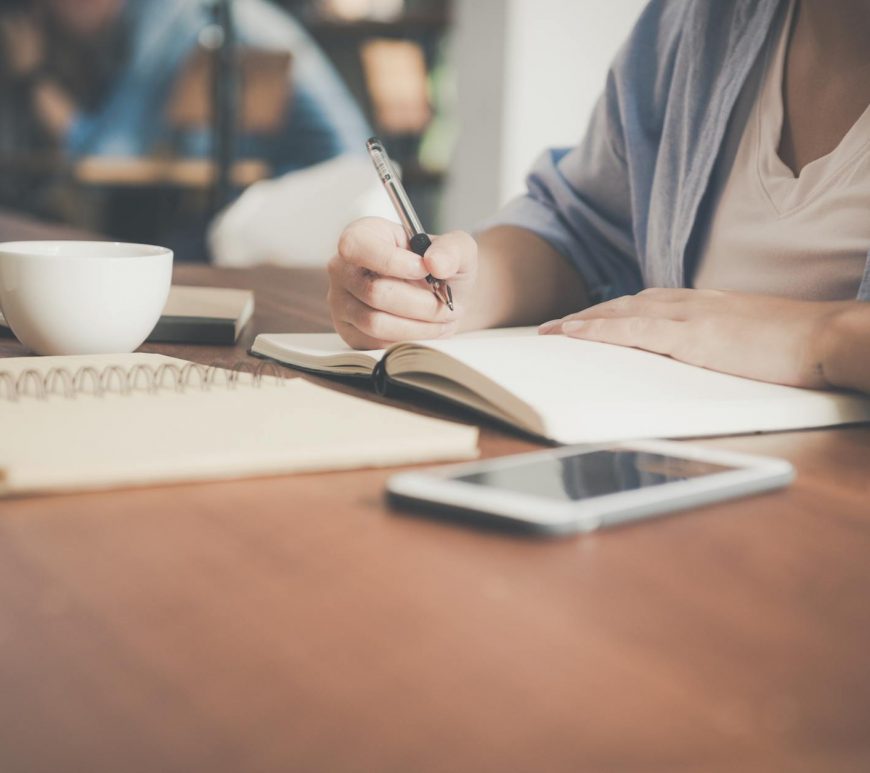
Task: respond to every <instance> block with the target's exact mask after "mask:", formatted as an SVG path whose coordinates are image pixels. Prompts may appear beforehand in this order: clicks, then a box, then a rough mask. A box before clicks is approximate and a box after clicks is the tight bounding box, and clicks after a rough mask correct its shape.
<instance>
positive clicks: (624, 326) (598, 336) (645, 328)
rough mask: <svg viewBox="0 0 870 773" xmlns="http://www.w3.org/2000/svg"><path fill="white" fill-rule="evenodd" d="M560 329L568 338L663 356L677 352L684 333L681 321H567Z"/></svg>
mask: <svg viewBox="0 0 870 773" xmlns="http://www.w3.org/2000/svg"><path fill="white" fill-rule="evenodd" d="M562 329H563V332H564V334H565V335H566V336H570V337H571V338H583V339H585V340H587V341H599V342H601V343H605V344H616V345H618V346H631V347H634V348H636V349H646V350H647V351H650V352H656V353H657V354H667V355H675V354H676V353H678V351H679V349H680V347H681V346H682V345H683V344H684V343H685V336H686V335H687V333H688V330H687V324H686V323H685V322H678V321H675V320H670V319H652V318H649V317H619V318H614V319H591V320H571V321H570V322H566V323H565V324H564V325H563V326H562Z"/></svg>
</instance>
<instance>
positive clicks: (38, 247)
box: [0, 239, 173, 260]
mask: <svg viewBox="0 0 870 773" xmlns="http://www.w3.org/2000/svg"><path fill="white" fill-rule="evenodd" d="M68 245H76V247H79V248H82V249H84V250H87V249H89V248H93V249H95V250H105V252H103V253H102V254H96V255H87V254H81V255H71V254H64V253H63V252H62V249H63V248H64V247H66V246H68ZM112 247H114V248H124V249H126V250H129V251H130V252H129V254H124V253H120V254H118V253H115V254H112V253H111V249H110V248H112ZM52 248H54V249H56V250H58V251H57V252H50V251H46V250H51V249H52ZM0 255H15V256H26V257H27V258H28V259H39V258H62V259H64V260H106V259H110V260H135V259H137V258H160V257H165V256H167V255H169V256H172V255H173V251H172V250H171V249H169V248H168V247H161V246H160V245H158V244H144V243H140V242H119V241H113V240H108V239H107V240H96V239H24V240H19V241H13V242H0Z"/></svg>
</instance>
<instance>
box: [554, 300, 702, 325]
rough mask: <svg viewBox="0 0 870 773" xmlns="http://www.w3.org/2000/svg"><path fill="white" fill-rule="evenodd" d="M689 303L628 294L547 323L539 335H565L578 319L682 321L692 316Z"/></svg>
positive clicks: (687, 301)
mask: <svg viewBox="0 0 870 773" xmlns="http://www.w3.org/2000/svg"><path fill="white" fill-rule="evenodd" d="M689 303H690V302H689V298H688V297H685V298H684V299H683V300H682V301H676V302H675V301H674V300H662V299H661V297H660V296H657V295H643V294H641V295H625V296H623V297H621V298H615V299H614V300H612V301H606V302H605V303H599V304H598V305H597V306H590V307H589V308H587V309H583V310H582V311H578V312H575V313H574V314H569V315H567V316H565V317H562V318H561V319H554V320H551V321H550V322H545V323H544V324H543V325H541V326H540V327H539V328H538V332H540V333H542V334H544V335H548V334H554V333H561V332H562V331H563V328H564V326H565V325H566V324H568V323H569V322H573V321H575V320H590V319H616V318H621V317H622V318H625V317H650V318H653V319H671V320H675V321H679V322H682V321H685V320H686V319H688V317H689V314H690V311H691V307H690V305H689Z"/></svg>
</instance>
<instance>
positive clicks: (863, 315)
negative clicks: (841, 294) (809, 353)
mask: <svg viewBox="0 0 870 773" xmlns="http://www.w3.org/2000/svg"><path fill="white" fill-rule="evenodd" d="M819 340H820V346H819V350H820V354H819V357H818V361H819V367H820V368H821V371H822V373H823V374H824V378H825V380H826V381H827V382H828V383H829V384H830V385H831V386H833V387H840V388H843V389H857V390H859V391H861V392H867V393H870V303H862V302H860V301H855V302H852V303H848V304H844V305H843V307H842V309H840V310H838V311H837V312H836V313H835V314H834V315H832V316H831V319H830V321H829V322H828V323H827V324H826V325H824V327H823V329H822V330H821V332H820V334H819Z"/></svg>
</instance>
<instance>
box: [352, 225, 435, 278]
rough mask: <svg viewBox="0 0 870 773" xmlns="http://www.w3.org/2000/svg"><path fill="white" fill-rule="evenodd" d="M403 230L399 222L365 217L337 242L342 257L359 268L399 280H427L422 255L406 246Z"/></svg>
mask: <svg viewBox="0 0 870 773" xmlns="http://www.w3.org/2000/svg"><path fill="white" fill-rule="evenodd" d="M405 242H406V239H405V234H404V231H402V228H401V226H400V225H398V224H397V223H391V222H390V221H389V220H381V219H379V218H364V219H362V220H357V221H355V222H354V223H351V224H350V225H349V226H348V227H347V228H345V229H344V231H342V234H341V236H340V237H339V240H338V255H339V257H340V258H341V259H342V260H343V261H345V262H346V263H349V264H350V265H353V266H357V267H358V268H363V269H366V270H367V271H373V272H374V273H376V274H381V275H382V276H392V277H396V278H398V279H424V278H425V277H426V274H427V273H428V271H427V269H426V267H425V266H424V265H423V261H422V260H421V259H420V256H419V255H415V254H414V253H413V252H411V251H410V250H408V249H405V247H404V246H403V245H404V244H405Z"/></svg>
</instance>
